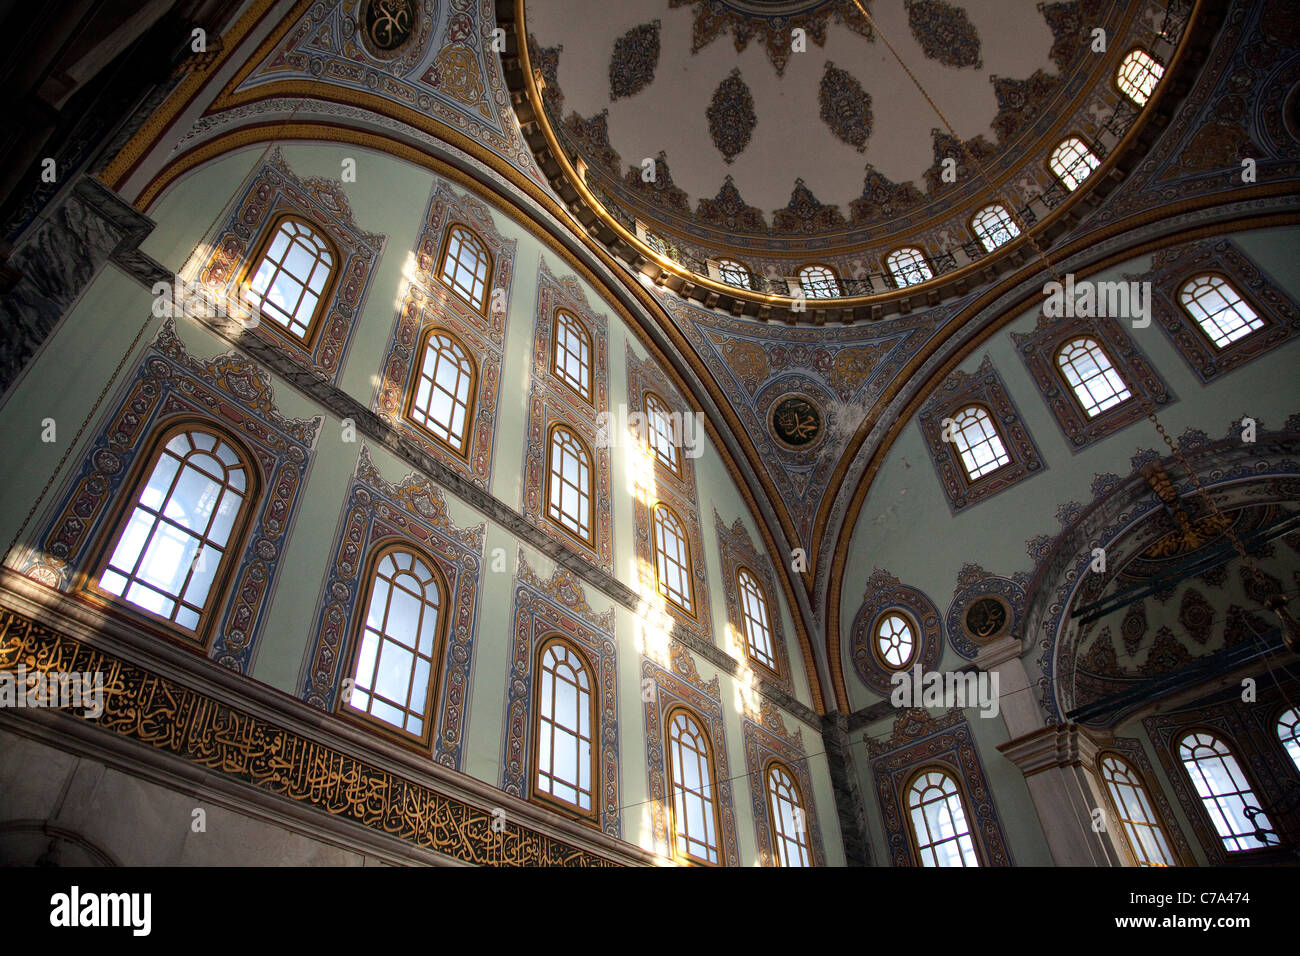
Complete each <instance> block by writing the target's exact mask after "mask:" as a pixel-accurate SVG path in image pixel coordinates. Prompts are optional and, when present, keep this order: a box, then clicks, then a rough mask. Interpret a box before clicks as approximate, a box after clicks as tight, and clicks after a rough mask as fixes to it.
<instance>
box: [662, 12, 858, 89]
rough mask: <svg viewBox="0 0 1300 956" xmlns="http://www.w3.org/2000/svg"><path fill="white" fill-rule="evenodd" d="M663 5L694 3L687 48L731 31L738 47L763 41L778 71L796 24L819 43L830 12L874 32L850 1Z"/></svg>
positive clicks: (697, 49) (839, 20)
mask: <svg viewBox="0 0 1300 956" xmlns="http://www.w3.org/2000/svg"><path fill="white" fill-rule="evenodd" d="M868 3H869V0H868ZM668 5H669V6H671V7H694V8H695V21H694V23H693V24H692V27H691V52H692V53H699V52H700V50H702V49H704V48H705V47H706V46H708V45H709V44H710V43H712V42H713V41H714V40H716V39H717V38H718V37H719V36H721V35H722V34H724V33H727V32H730V33H731V34H732V35H733V39H734V41H735V44H736V52H737V53H739V52H741V51H743V50H744V49H745V48H746V47H747V46H749V41H750V40H754V41H756V42H759V43H762V45H763V47H764V48H765V49H766V50H767V58H768V60H770V61H771V63H772V67H773V68H774V69H775V70H776V75H777V76H781V75H782V74H783V73H785V65H786V63H788V62H789V61H790V55H791V52H792V51H791V46H792V41H793V39H794V37H793V32H794V30H796V29H801V30H803V31H804V34H805V36H806V38H807V39H808V40H811V41H813V42H814V43H816V44H817V45H818V46H825V45H826V24H827V23H828V22H830V21H831V19H832V17H833V18H834V21H835V22H836V23H840V24H843V25H844V26H846V27H848V28H849V29H850V30H852V31H853V32H854V33H857V34H860V35H861V36H864V37H866V38H867V39H872V36H873V31H872V29H871V24H870V23H868V22H867V19H866V17H864V16H863V15H862V12H861V11H860V10H859V9H858V8H857V6H856V5H854V4H853V3H846V2H843V0H822V2H820V3H813V4H812V5H810V6H808V5H805V7H806V8H805V9H803V10H799V9H798V7H799V4H795V3H770V4H760V3H757V2H749V3H741V2H738V0H730V2H727V0H668ZM866 5H867V4H866V3H864V6H866Z"/></svg>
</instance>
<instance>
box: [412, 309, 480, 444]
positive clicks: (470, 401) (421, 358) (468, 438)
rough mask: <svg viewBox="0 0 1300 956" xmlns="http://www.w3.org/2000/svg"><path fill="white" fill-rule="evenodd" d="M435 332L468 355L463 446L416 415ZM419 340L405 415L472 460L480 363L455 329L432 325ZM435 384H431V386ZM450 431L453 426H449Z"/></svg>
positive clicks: (422, 428)
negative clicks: (454, 443)
mask: <svg viewBox="0 0 1300 956" xmlns="http://www.w3.org/2000/svg"><path fill="white" fill-rule="evenodd" d="M435 335H440V336H444V337H445V338H448V339H451V341H453V342H454V343H455V344H456V345H457V346H458V347H459V348H460V350H461V352H462V353H463V354H464V355H465V358H466V360H467V362H468V363H469V391H468V393H467V394H466V400H465V429H464V433H463V434H462V435H461V436H460V437H461V444H460V447H457V446H455V445H453V444H451V443H450V442H449V441H447V439H445V438H443V437H442V436H441V435H439V434H438V433H437V432H435V431H433V430H432V429H431V428H429V426H428V425H426V424H425V423H424V422H422V421H420V420H419V419H418V418H416V417H415V414H414V411H415V397H416V395H417V394H418V393H419V383H420V378H421V377H422V376H423V375H424V367H425V358H426V356H427V354H428V348H429V340H430V339H431V338H433V337H434V336H435ZM418 341H419V344H418V345H417V347H416V349H415V354H414V359H415V360H414V361H413V362H412V363H411V365H412V367H411V384H410V386H409V387H408V388H407V390H406V401H405V403H404V404H403V416H404V417H405V418H406V420H407V421H408V422H410V423H411V424H412V425H414V426H415V427H416V428H418V429H420V431H421V432H422V433H423V434H425V435H428V436H429V438H430V439H432V440H433V441H435V442H437V443H438V444H439V445H441V446H442V447H443V448H446V449H448V450H449V451H451V452H452V453H453V454H455V455H457V456H459V457H460V458H463V459H465V460H466V461H468V460H469V453H470V445H471V444H472V443H473V442H472V439H473V434H474V412H475V408H476V406H477V404H478V363H477V362H476V361H475V360H474V353H473V351H472V350H471V349H470V348H469V347H468V346H466V345H465V340H464V339H462V338H461V337H460V336H459V335H457V334H456V333H455V332H453V331H452V330H451V329H448V328H445V327H443V326H431V327H429V328H427V329H425V330H424V332H423V333H422V334H421V335H420V338H419V340H418ZM432 387H433V386H432V385H430V388H431V389H432ZM448 431H450V428H449V429H448Z"/></svg>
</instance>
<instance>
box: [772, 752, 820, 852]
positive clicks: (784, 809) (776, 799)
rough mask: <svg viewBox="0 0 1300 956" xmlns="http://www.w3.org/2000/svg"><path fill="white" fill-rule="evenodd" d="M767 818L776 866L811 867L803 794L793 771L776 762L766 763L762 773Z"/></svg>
mask: <svg viewBox="0 0 1300 956" xmlns="http://www.w3.org/2000/svg"><path fill="white" fill-rule="evenodd" d="M763 781H764V787H763V789H764V790H765V791H766V793H767V815H768V819H769V820H770V821H771V826H772V853H773V855H774V856H775V857H776V860H777V864H778V865H779V866H812V865H813V856H812V845H811V843H810V842H809V840H808V811H807V808H806V805H805V804H804V800H803V790H802V789H801V788H800V786H799V780H798V778H797V777H796V776H795V773H794V771H793V770H791V769H790V767H789V766H787V765H786V764H785V763H783V762H782V761H780V760H776V759H773V760H770V761H769V762H768V764H767V769H766V770H765V771H764V773H763Z"/></svg>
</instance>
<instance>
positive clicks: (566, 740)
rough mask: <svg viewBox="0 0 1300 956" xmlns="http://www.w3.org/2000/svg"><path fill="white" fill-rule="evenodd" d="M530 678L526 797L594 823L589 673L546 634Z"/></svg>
mask: <svg viewBox="0 0 1300 956" xmlns="http://www.w3.org/2000/svg"><path fill="white" fill-rule="evenodd" d="M535 673H536V675H537V678H536V684H535V687H536V690H535V692H534V694H533V719H532V727H533V733H532V740H533V743H532V758H533V759H532V762H531V766H532V768H533V769H532V773H531V774H530V776H529V779H530V784H529V787H530V792H531V793H532V795H533V797H535V798H536V799H538V800H540V801H542V802H544V803H548V804H554V803H558V804H559V805H560V807H561V808H562V809H565V810H568V811H570V812H574V813H576V814H578V815H579V816H581V817H583V818H584V819H588V820H591V821H592V822H593V823H594V822H595V821H597V820H599V818H600V788H599V787H598V786H596V784H597V782H598V781H599V779H600V775H599V774H598V773H597V768H596V755H597V751H598V741H599V740H600V717H599V714H598V712H597V710H596V700H597V699H598V698H599V696H600V695H599V693H598V688H597V686H596V678H595V677H594V676H593V675H594V669H593V668H592V666H591V662H590V660H588V658H587V655H586V654H584V653H583V652H582V651H581V650H580V649H579V648H578V647H577V646H576V645H574V644H573V643H572V642H571V641H568V640H566V639H565V638H563V637H561V636H560V635H558V634H552V635H550V636H549V637H547V638H545V639H544V640H543V641H542V642H541V643H540V644H539V645H538V647H537V660H536V670H535Z"/></svg>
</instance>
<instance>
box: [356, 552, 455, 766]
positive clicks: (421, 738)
mask: <svg viewBox="0 0 1300 956" xmlns="http://www.w3.org/2000/svg"><path fill="white" fill-rule="evenodd" d="M397 553H405V554H410V555H411V556H412V557H414V558H415V559H416V560H418V561H420V562H421V563H423V564H424V565H425V566H426V567H428V569H429V570H430V571H431V572H432V575H433V582H434V585H435V586H436V587H437V589H438V598H439V602H440V603H439V606H438V621H437V627H436V629H435V631H434V635H433V651H432V653H431V654H430V655H429V656H430V659H431V664H430V666H429V686H428V689H427V691H426V692H425V708H424V712H423V715H424V716H423V718H422V720H423V732H422V733H421V734H419V735H418V736H417V735H416V734H413V733H411V732H410V731H408V730H406V729H405V728H403V727H397V726H396V725H394V724H392V723H389V722H388V721H387V720H384V719H383V718H382V717H376V716H375V715H373V714H371V713H369V712H368V711H363V710H361V709H360V708H357V707H353V706H352V704H351V700H350V694H345V693H344V691H345V690H347V689H348V687H349V682H344V683H343V685H342V686H341V687H340V688H339V697H338V704H337V706H336V710H337V712H338V713H340V714H342V715H344V716H345V717H347V718H348V719H350V720H356V721H359V722H361V723H362V724H364V725H365V726H366V727H369V728H373V729H375V730H377V731H378V732H380V733H382V734H384V735H385V736H387V737H390V738H392V739H394V740H397V741H399V742H401V743H403V744H405V745H406V746H409V747H416V748H418V749H419V750H420V751H421V752H422V753H427V752H428V751H429V749H430V747H431V746H432V742H433V733H434V729H435V727H436V725H437V723H438V718H439V714H440V712H441V706H440V705H441V701H440V699H439V694H438V689H439V683H440V681H441V679H442V667H443V654H444V651H445V650H446V647H447V627H448V620H449V618H450V617H451V613H450V604H451V590H450V588H449V587H448V585H447V578H446V576H445V575H444V574H443V573H442V568H440V567H439V566H438V562H437V561H435V560H433V558H432V557H431V556H430V555H429V554H428V552H426V551H425V550H424V549H423V548H420V547H418V546H416V545H415V544H413V543H411V542H409V541H395V542H390V543H387V544H383V545H380V546H379V547H376V548H374V549H373V550H372V552H371V554H370V557H369V558H368V559H367V561H366V564H365V571H364V575H365V576H364V578H363V580H364V581H365V582H366V586H365V589H364V591H363V592H362V596H361V600H360V601H358V603H357V606H356V610H355V611H354V614H353V617H354V620H353V622H352V627H351V630H350V631H349V637H350V640H351V644H350V645H349V647H350V650H349V653H348V655H347V657H346V658H345V659H346V660H347V662H348V666H347V669H346V671H345V672H344V673H345V675H346V676H347V677H348V678H349V679H352V678H355V675H356V672H357V664H358V663H359V661H360V657H361V651H362V643H363V639H364V636H365V629H366V621H367V619H368V617H369V614H370V602H371V600H372V599H373V597H374V593H375V585H376V583H377V582H378V580H379V564H380V562H381V561H383V560H384V558H385V557H387V556H388V555H390V554H397ZM390 601H391V595H390ZM389 639H390V638H387V637H384V638H381V649H382V641H383V640H389ZM414 666H415V665H414V664H412V667H414ZM373 692H374V688H371V694H372V696H373Z"/></svg>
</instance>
